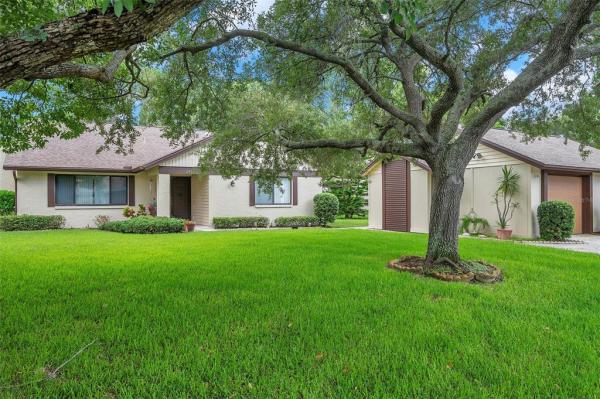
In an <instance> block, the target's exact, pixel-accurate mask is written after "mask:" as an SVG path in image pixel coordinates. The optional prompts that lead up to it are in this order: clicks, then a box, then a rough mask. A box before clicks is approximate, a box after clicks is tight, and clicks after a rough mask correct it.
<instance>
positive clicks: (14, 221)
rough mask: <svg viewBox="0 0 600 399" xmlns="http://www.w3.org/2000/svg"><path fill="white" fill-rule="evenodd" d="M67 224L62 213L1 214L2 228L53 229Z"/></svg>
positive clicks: (0, 224) (14, 229)
mask: <svg viewBox="0 0 600 399" xmlns="http://www.w3.org/2000/svg"><path fill="white" fill-rule="evenodd" d="M64 225H65V217H64V216H61V215H51V216H38V215H8V216H0V230H5V231H16V230H53V229H61V228H62V227H63V226H64Z"/></svg>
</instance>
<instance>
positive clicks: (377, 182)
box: [364, 129, 600, 237]
mask: <svg viewBox="0 0 600 399" xmlns="http://www.w3.org/2000/svg"><path fill="white" fill-rule="evenodd" d="M579 147H580V145H579V143H577V142H575V141H572V140H569V141H567V142H565V140H564V139H562V138H560V137H547V138H541V139H537V140H534V141H531V142H526V141H525V140H524V136H523V135H522V134H520V133H517V132H508V131H506V130H500V129H491V130H490V131H489V132H488V133H487V134H486V135H485V136H484V138H483V139H482V141H481V144H480V145H479V147H478V148H477V152H476V153H475V156H474V157H473V159H472V160H471V162H470V163H469V165H468V166H467V170H466V171H465V179H464V192H463V195H462V199H461V204H460V213H461V215H467V214H468V213H470V212H471V211H474V212H475V213H476V214H477V215H478V216H480V217H483V218H485V219H487V220H488V222H489V223H490V228H489V231H488V233H493V232H494V231H495V228H496V221H497V219H498V215H497V211H496V206H495V204H494V203H493V194H494V192H495V191H496V189H497V186H498V178H499V177H500V176H501V169H502V167H503V166H504V165H508V166H511V167H512V168H513V170H514V171H516V172H517V173H518V174H519V175H520V176H521V178H520V191H519V194H518V195H517V196H516V198H515V201H516V202H518V203H519V207H518V208H517V209H516V211H515V213H514V217H513V220H512V221H511V222H510V228H512V229H513V234H514V235H516V236H521V237H537V236H538V235H539V230H538V223H537V216H536V215H537V212H536V211H537V207H538V205H539V204H540V203H541V202H542V201H546V200H563V201H567V202H569V203H570V204H571V205H573V207H574V208H575V215H576V217H575V233H576V234H580V233H593V232H600V150H598V149H595V148H588V150H589V155H588V156H587V157H586V158H585V159H583V158H582V156H581V153H580V148H579ZM364 175H365V176H367V177H368V182H369V226H370V227H371V228H375V229H384V230H395V231H413V232H427V231H428V227H429V208H430V205H431V170H430V169H429V167H428V166H427V164H426V163H425V162H423V161H421V160H409V159H398V160H393V161H388V162H385V163H382V162H380V161H379V162H373V163H372V164H371V165H369V167H368V168H367V169H366V171H365V173H364Z"/></svg>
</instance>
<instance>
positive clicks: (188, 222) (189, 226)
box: [183, 220, 196, 232]
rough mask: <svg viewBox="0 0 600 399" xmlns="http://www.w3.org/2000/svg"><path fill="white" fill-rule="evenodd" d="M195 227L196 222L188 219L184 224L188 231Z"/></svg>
mask: <svg viewBox="0 0 600 399" xmlns="http://www.w3.org/2000/svg"><path fill="white" fill-rule="evenodd" d="M194 227H196V223H194V222H192V221H191V220H186V221H185V223H184V224H183V229H184V230H185V231H186V232H191V231H194Z"/></svg>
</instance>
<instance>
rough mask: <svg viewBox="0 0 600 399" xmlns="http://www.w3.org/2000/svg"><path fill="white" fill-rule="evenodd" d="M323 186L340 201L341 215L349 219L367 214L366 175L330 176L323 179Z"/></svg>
mask: <svg viewBox="0 0 600 399" xmlns="http://www.w3.org/2000/svg"><path fill="white" fill-rule="evenodd" d="M323 187H324V188H325V190H327V191H328V192H330V193H332V194H333V195H335V196H336V197H337V199H338V201H339V202H340V211H339V213H340V215H344V217H345V218H347V219H352V218H353V217H354V216H365V214H366V209H365V206H366V196H367V190H368V189H367V179H365V178H364V177H360V176H359V177H349V178H344V177H330V178H327V179H324V180H323Z"/></svg>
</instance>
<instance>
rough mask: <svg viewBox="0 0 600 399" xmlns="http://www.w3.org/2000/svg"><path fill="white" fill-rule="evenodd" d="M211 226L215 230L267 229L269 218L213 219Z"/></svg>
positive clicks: (239, 217)
mask: <svg viewBox="0 0 600 399" xmlns="http://www.w3.org/2000/svg"><path fill="white" fill-rule="evenodd" d="M213 226H214V227H215V229H239V228H248V227H269V218H267V217H264V216H238V217H215V218H213Z"/></svg>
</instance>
